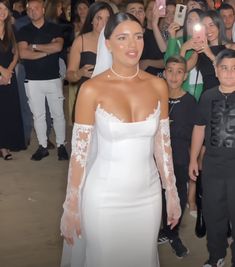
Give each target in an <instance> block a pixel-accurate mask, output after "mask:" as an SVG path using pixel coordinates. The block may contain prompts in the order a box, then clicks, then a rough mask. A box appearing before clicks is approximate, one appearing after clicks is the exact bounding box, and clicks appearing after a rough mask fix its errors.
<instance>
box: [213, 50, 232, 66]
mask: <svg viewBox="0 0 235 267" xmlns="http://www.w3.org/2000/svg"><path fill="white" fill-rule="evenodd" d="M225 58H234V59H235V50H233V49H227V48H226V49H224V50H222V51H220V52H219V54H218V55H217V56H216V58H215V65H216V66H218V65H219V64H220V63H221V62H222V60H223V59H225Z"/></svg>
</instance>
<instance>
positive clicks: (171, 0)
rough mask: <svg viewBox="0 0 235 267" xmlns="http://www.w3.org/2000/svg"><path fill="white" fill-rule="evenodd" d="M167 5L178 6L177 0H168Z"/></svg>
mask: <svg viewBox="0 0 235 267" xmlns="http://www.w3.org/2000/svg"><path fill="white" fill-rule="evenodd" d="M166 6H176V1H175V0H167V1H166Z"/></svg>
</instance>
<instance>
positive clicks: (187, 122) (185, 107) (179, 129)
mask: <svg viewBox="0 0 235 267" xmlns="http://www.w3.org/2000/svg"><path fill="white" fill-rule="evenodd" d="M186 64H187V63H186V60H185V59H184V58H183V57H181V56H172V57H169V58H168V59H167V61H166V69H165V71H164V76H165V78H166V81H167V84H168V88H169V118H170V133H171V145H172V152H173V163H174V171H175V176H176V187H177V190H178V195H179V198H180V205H181V210H182V215H181V217H180V220H179V223H178V224H177V225H176V227H174V228H173V229H171V228H170V226H168V225H167V212H166V205H165V203H166V200H165V197H164V196H165V194H163V212H162V219H163V228H162V230H161V231H160V235H159V243H161V241H162V243H163V242H164V241H166V240H169V242H170V245H171V247H172V249H173V251H174V252H175V254H176V256H177V257H178V258H183V257H184V256H186V255H187V254H188V253H189V250H188V249H187V248H186V247H185V246H184V245H183V243H182V241H181V239H180V237H179V226H180V222H181V219H182V216H183V212H184V209H185V206H186V203H187V183H188V180H189V179H188V178H189V177H188V164H189V147H190V143H191V134H192V129H193V125H194V112H195V110H196V106H197V103H196V100H195V98H194V97H193V96H192V95H190V94H189V93H187V92H185V91H184V90H183V89H182V84H183V82H184V81H185V79H186V78H187V72H186V69H187V66H186Z"/></svg>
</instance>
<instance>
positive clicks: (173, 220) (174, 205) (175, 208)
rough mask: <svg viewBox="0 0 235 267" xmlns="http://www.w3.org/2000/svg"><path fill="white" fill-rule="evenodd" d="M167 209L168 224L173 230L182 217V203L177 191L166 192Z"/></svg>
mask: <svg viewBox="0 0 235 267" xmlns="http://www.w3.org/2000/svg"><path fill="white" fill-rule="evenodd" d="M166 207H167V224H168V225H170V227H171V229H173V228H174V227H175V226H176V225H177V224H178V222H179V218H180V216H181V208H180V201H179V198H178V194H177V191H176V192H173V190H170V192H166Z"/></svg>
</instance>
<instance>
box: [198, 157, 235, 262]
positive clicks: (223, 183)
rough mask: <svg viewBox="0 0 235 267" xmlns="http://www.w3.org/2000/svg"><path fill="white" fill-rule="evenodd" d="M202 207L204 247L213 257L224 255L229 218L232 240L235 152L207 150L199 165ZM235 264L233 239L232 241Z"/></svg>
mask: <svg viewBox="0 0 235 267" xmlns="http://www.w3.org/2000/svg"><path fill="white" fill-rule="evenodd" d="M202 188H203V197H202V211H203V215H204V219H205V223H206V229H207V248H208V251H209V254H210V259H211V260H212V261H215V262H216V261H217V260H218V259H220V258H224V257H225V256H226V248H227V246H228V243H227V232H228V221H230V222H231V223H232V237H233V240H235V156H234V155H233V156H232V157H230V158H229V157H223V156H221V157H220V158H218V155H216V156H213V155H211V154H209V155H208V154H206V155H205V156H204V160H203V167H202ZM231 250H232V262H233V264H235V243H234V242H233V243H232V245H231Z"/></svg>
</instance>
